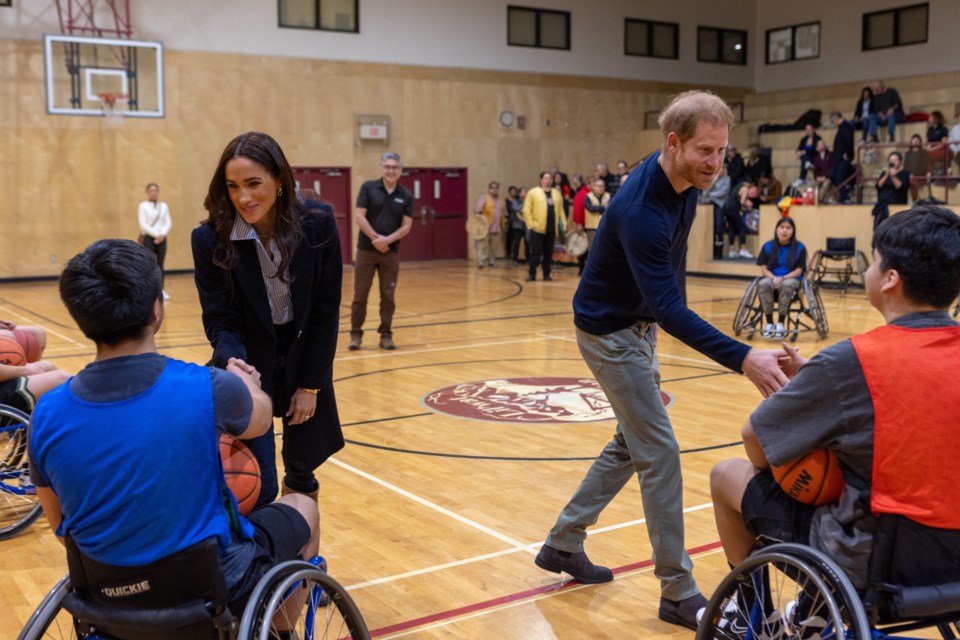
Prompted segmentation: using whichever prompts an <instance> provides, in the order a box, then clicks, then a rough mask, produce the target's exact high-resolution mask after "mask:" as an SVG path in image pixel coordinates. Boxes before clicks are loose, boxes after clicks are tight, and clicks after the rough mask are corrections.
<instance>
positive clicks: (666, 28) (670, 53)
mask: <svg viewBox="0 0 960 640" xmlns="http://www.w3.org/2000/svg"><path fill="white" fill-rule="evenodd" d="M679 33H680V25H678V24H675V23H673V22H654V21H652V20H634V19H633V18H627V19H626V21H625V22H624V27H623V53H624V54H626V55H628V56H646V57H649V58H670V59H672V60H676V59H677V58H679V57H680V48H679V44H678V42H679V37H678V34H679Z"/></svg>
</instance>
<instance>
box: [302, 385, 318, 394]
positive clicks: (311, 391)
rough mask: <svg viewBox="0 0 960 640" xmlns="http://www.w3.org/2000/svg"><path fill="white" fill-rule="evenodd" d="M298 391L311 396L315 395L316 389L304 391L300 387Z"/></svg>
mask: <svg viewBox="0 0 960 640" xmlns="http://www.w3.org/2000/svg"><path fill="white" fill-rule="evenodd" d="M300 391H303V392H304V393H309V394H310V395H312V396H315V395H317V390H316V389H304V388H303V387H300Z"/></svg>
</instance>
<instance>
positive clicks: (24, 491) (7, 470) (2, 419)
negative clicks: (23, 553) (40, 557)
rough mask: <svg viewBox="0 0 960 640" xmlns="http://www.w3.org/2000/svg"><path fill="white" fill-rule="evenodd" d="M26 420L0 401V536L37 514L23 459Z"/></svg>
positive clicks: (26, 524) (23, 525)
mask: <svg viewBox="0 0 960 640" xmlns="http://www.w3.org/2000/svg"><path fill="white" fill-rule="evenodd" d="M29 422H30V417H29V416H28V415H27V414H26V413H24V412H22V411H20V410H19V409H15V408H13V407H9V406H7V405H4V404H0V540H4V539H6V538H10V537H12V536H15V535H17V534H18V533H21V532H22V531H24V530H26V529H27V528H28V527H29V526H30V525H31V524H33V522H34V521H35V520H36V519H37V518H38V517H39V516H40V511H41V507H40V501H39V499H38V498H37V491H36V488H35V487H34V486H33V483H32V482H30V470H29V467H28V463H27V424H28V423H29Z"/></svg>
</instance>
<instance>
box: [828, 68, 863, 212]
mask: <svg viewBox="0 0 960 640" xmlns="http://www.w3.org/2000/svg"><path fill="white" fill-rule="evenodd" d="M867 88H868V89H869V87H867ZM830 122H832V123H833V126H835V127H836V128H837V133H836V135H835V136H834V138H833V164H832V165H831V168H830V182H832V183H833V184H834V186H836V187H837V189H838V190H839V192H838V194H837V197H838V198H839V202H840V204H846V203H847V199H848V198H849V197H850V186H849V185H848V184H846V181H847V178H849V177H850V174H851V173H853V157H854V154H855V151H854V148H853V123H852V122H850V121H849V120H844V119H843V114H841V113H840V112H839V111H834V112H833V113H831V114H830Z"/></svg>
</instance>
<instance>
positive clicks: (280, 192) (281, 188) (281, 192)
mask: <svg viewBox="0 0 960 640" xmlns="http://www.w3.org/2000/svg"><path fill="white" fill-rule="evenodd" d="M282 195H283V187H280V188H279V189H277V197H278V198H279V197H280V196H282Z"/></svg>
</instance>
